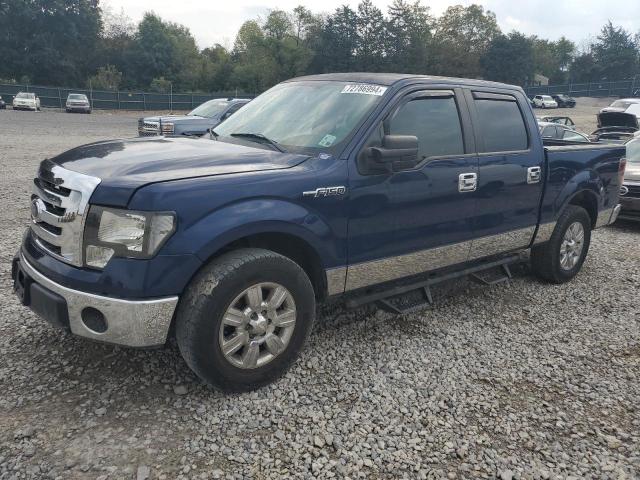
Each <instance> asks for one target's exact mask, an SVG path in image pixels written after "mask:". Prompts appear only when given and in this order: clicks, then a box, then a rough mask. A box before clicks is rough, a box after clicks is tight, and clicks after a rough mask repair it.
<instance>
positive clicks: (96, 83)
mask: <svg viewBox="0 0 640 480" xmlns="http://www.w3.org/2000/svg"><path fill="white" fill-rule="evenodd" d="M121 81H122V73H121V72H119V71H118V70H117V69H116V67H115V66H114V65H107V66H106V67H100V68H98V71H97V73H96V74H95V75H92V76H91V77H89V79H88V80H87V87H88V88H92V89H93V90H118V87H120V82H121Z"/></svg>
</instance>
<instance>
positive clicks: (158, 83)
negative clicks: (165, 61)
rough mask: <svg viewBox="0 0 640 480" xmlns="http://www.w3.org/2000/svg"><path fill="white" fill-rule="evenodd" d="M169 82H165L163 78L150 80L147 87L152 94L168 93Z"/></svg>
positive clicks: (169, 89)
mask: <svg viewBox="0 0 640 480" xmlns="http://www.w3.org/2000/svg"><path fill="white" fill-rule="evenodd" d="M171 86H172V85H171V80H167V79H166V78H164V77H158V78H154V79H153V80H151V85H149V89H150V90H151V91H152V92H158V93H169V92H170V91H171Z"/></svg>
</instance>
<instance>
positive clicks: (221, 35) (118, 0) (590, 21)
mask: <svg viewBox="0 0 640 480" xmlns="http://www.w3.org/2000/svg"><path fill="white" fill-rule="evenodd" d="M358 3H359V0H278V1H277V2H276V1H275V0H274V1H273V2H268V1H266V0H226V1H221V0H209V1H206V0H180V1H175V0H154V1H153V2H150V1H145V0H103V1H102V4H103V5H108V6H110V7H111V8H112V9H113V10H114V11H115V12H119V11H120V9H121V8H123V9H124V11H125V13H126V14H127V15H128V16H129V17H131V18H132V19H133V20H134V21H136V22H137V21H138V20H140V19H141V18H142V15H143V13H144V12H145V11H148V10H153V11H155V12H156V13H157V14H159V15H160V16H161V17H162V18H164V19H166V20H171V21H174V22H178V23H181V24H183V25H185V26H187V27H188V28H189V29H190V30H191V33H192V34H193V35H194V36H195V38H196V40H197V41H198V45H199V46H200V48H204V47H207V46H210V45H213V44H214V43H221V44H223V45H225V46H227V47H231V46H232V45H233V41H234V39H235V35H236V32H237V31H238V29H239V28H240V25H242V23H243V22H244V21H245V20H250V19H254V18H256V17H258V16H262V17H264V16H265V15H266V14H267V13H268V12H269V10H270V9H273V8H276V7H277V8H280V9H283V10H291V9H293V8H294V7H296V6H297V5H300V4H302V5H304V6H305V7H307V8H309V9H310V10H312V11H314V12H332V11H333V10H335V8H336V7H338V6H340V5H343V4H348V5H350V6H351V7H354V8H355V7H356V6H357V4H358ZM373 3H375V4H376V5H377V6H378V7H379V8H381V9H382V10H383V11H386V6H387V5H388V4H390V3H391V0H373ZM422 3H423V5H428V6H430V7H431V12H432V14H435V15H440V14H441V13H442V12H444V10H445V9H446V8H447V7H448V6H450V5H456V4H462V5H469V4H471V3H479V4H481V5H483V6H484V7H485V9H489V10H492V11H493V12H495V13H496V16H497V18H498V23H499V24H500V28H501V29H502V30H503V31H505V32H509V31H511V30H513V29H516V30H519V31H521V32H522V33H525V34H528V35H537V36H539V37H542V38H549V39H551V40H555V39H557V38H559V37H560V36H562V35H564V36H566V37H568V38H569V39H571V40H573V41H575V42H576V43H578V45H580V43H581V42H582V41H583V40H585V39H587V38H588V37H589V36H595V35H596V34H597V33H598V32H599V30H600V27H601V26H602V25H603V24H604V23H605V22H606V21H607V20H611V21H612V22H613V23H614V24H615V25H621V26H623V27H624V28H625V29H627V30H628V31H631V32H633V33H636V32H638V31H640V1H639V0H555V1H550V0H534V1H531V0H527V1H525V0H475V1H473V0H459V1H446V0H423V1H422Z"/></svg>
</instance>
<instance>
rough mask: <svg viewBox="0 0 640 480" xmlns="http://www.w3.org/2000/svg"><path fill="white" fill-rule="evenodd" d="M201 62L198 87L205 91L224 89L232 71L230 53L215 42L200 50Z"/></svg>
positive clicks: (227, 85) (227, 84)
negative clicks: (211, 45)
mask: <svg viewBox="0 0 640 480" xmlns="http://www.w3.org/2000/svg"><path fill="white" fill-rule="evenodd" d="M201 55H202V64H201V72H200V79H199V81H198V88H199V89H200V90H203V91H205V92H214V91H217V90H225V89H227V88H229V87H230V85H229V82H230V78H231V75H232V72H233V61H232V59H231V54H230V53H229V52H228V51H227V49H226V48H224V47H223V46H222V45H219V44H216V45H214V46H213V47H208V48H205V49H204V50H202V52H201Z"/></svg>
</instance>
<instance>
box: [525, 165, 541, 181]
mask: <svg viewBox="0 0 640 480" xmlns="http://www.w3.org/2000/svg"><path fill="white" fill-rule="evenodd" d="M541 178H542V168H540V167H529V168H528V169H527V183H529V184H531V183H540V179H541Z"/></svg>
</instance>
